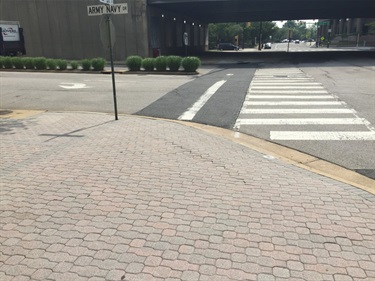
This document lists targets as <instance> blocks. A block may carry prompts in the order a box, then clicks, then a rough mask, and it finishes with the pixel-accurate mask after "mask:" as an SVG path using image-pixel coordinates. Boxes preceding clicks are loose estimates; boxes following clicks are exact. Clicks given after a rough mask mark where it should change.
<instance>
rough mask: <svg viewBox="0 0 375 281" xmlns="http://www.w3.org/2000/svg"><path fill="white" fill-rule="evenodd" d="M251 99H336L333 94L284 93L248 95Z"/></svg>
mask: <svg viewBox="0 0 375 281" xmlns="http://www.w3.org/2000/svg"><path fill="white" fill-rule="evenodd" d="M250 99H303V100H312V99H334V97H333V96H331V95H319V96H292V95H291V96H282V95H259V96H256V95H248V96H247V97H246V100H250Z"/></svg>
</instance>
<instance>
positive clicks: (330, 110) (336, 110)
mask: <svg viewBox="0 0 375 281" xmlns="http://www.w3.org/2000/svg"><path fill="white" fill-rule="evenodd" d="M241 113H243V114H321V113H325V114H342V113H351V114H353V113H355V111H354V110H353V109H349V108H305V109H299V108H298V109H295V108H266V109H263V108H262V109H254V108H250V109H244V110H243V111H242V112H241Z"/></svg>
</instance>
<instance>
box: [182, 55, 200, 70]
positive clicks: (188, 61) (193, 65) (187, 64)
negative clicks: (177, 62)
mask: <svg viewBox="0 0 375 281" xmlns="http://www.w3.org/2000/svg"><path fill="white" fill-rule="evenodd" d="M181 64H182V67H183V68H184V70H185V71H186V72H195V71H197V69H198V67H199V66H200V65H201V60H200V59H199V58H197V57H186V58H183V59H182V62H181Z"/></svg>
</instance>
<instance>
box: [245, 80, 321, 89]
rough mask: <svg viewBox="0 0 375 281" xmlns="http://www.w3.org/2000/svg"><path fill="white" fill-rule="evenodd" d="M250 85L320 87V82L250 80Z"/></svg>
mask: <svg viewBox="0 0 375 281" xmlns="http://www.w3.org/2000/svg"><path fill="white" fill-rule="evenodd" d="M252 85H253V86H257V87H259V86H271V85H272V86H273V87H279V86H320V87H321V88H323V87H322V84H320V83H300V82H295V83H290V82H289V81H285V82H273V83H270V82H267V83H264V82H254V81H253V82H252Z"/></svg>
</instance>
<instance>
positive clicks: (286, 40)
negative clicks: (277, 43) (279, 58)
mask: <svg viewBox="0 0 375 281" xmlns="http://www.w3.org/2000/svg"><path fill="white" fill-rule="evenodd" d="M288 42H289V40H288V39H284V40H283V41H281V43H288Z"/></svg>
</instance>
